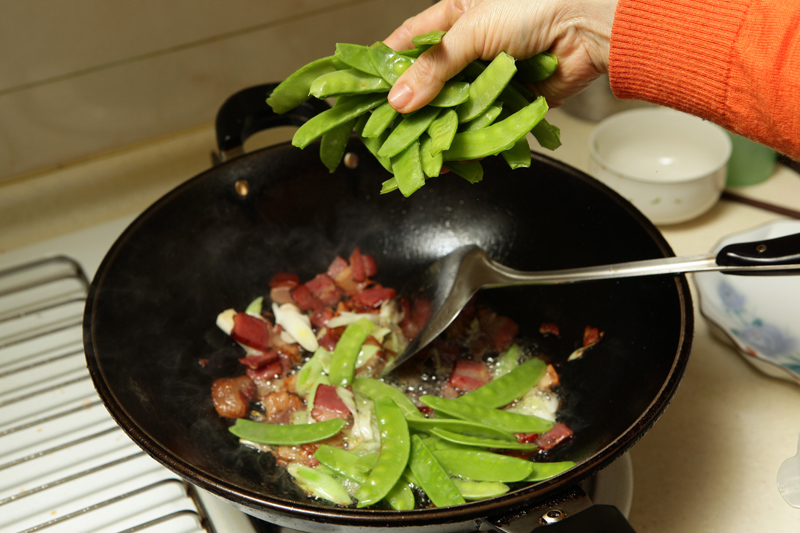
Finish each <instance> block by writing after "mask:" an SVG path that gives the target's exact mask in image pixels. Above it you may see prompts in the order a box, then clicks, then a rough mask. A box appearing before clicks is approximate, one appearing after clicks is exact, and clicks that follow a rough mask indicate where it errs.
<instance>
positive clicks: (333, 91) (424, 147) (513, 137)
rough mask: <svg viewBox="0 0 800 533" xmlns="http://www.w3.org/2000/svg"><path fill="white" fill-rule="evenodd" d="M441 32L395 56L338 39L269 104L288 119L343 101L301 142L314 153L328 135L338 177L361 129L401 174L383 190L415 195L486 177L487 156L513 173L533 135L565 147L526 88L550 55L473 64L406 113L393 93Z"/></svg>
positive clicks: (308, 126)
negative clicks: (449, 181)
mask: <svg viewBox="0 0 800 533" xmlns="http://www.w3.org/2000/svg"><path fill="white" fill-rule="evenodd" d="M443 36H444V32H442V31H433V32H429V33H426V34H422V35H418V36H417V37H415V38H414V39H413V40H412V41H413V43H414V45H415V48H413V49H411V50H403V51H395V50H392V49H391V48H390V47H388V46H387V45H385V44H383V43H382V42H376V43H375V44H373V45H371V46H365V45H358V44H349V43H339V44H337V45H336V52H335V53H334V55H332V56H328V57H324V58H322V59H318V60H316V61H313V62H311V63H309V64H307V65H305V66H303V67H301V68H300V69H299V70H297V71H296V72H294V73H293V74H292V75H290V76H289V77H288V78H286V79H285V80H284V81H283V82H282V83H281V84H280V85H278V87H276V88H275V90H274V91H273V92H272V94H271V95H270V96H269V98H267V103H268V104H269V105H270V106H271V107H272V109H273V111H274V112H275V113H279V114H281V113H286V112H288V111H290V110H292V109H294V108H295V107H297V106H298V105H300V104H302V103H303V102H305V101H306V100H308V99H309V98H311V97H312V96H314V97H316V98H321V99H322V98H335V101H334V104H333V106H332V107H331V109H329V110H327V111H324V112H322V113H320V114H319V115H317V116H315V117H313V118H312V119H310V120H309V121H308V122H306V123H305V124H303V125H302V126H301V127H300V128H299V129H298V130H297V132H295V135H294V137H293V139H292V144H293V145H294V146H296V147H298V148H301V149H303V148H306V147H307V146H309V145H310V144H311V143H313V142H314V141H316V140H317V139H320V159H321V161H322V162H323V164H325V166H326V167H327V168H328V169H329V170H330V171H331V172H334V171H335V170H336V169H337V168H338V166H339V164H340V163H341V161H342V158H343V156H344V153H345V149H346V147H347V142H348V141H349V139H350V136H351V134H352V132H355V133H356V134H357V135H358V136H359V138H360V139H361V141H362V142H363V144H364V146H365V147H366V148H367V149H368V150H369V151H370V152H371V153H372V154H373V155H374V156H375V157H376V158H377V160H378V161H379V162H380V163H381V165H382V166H383V167H384V168H385V169H386V170H387V171H389V172H390V173H392V174H393V177H392V178H390V179H388V180H386V181H385V182H384V183H383V185H382V187H381V193H388V192H391V191H394V190H399V191H400V192H401V193H402V194H403V195H404V196H410V195H411V194H412V193H414V191H416V190H417V189H419V188H420V187H422V186H423V185H424V184H425V180H426V179H428V178H433V177H436V176H438V175H439V174H440V173H441V172H442V170H443V169H445V168H446V169H448V170H450V171H452V172H453V173H454V174H456V175H458V176H461V177H463V178H464V179H466V180H467V181H469V182H470V183H477V182H479V181H480V180H481V179H483V167H482V166H481V163H480V161H479V160H480V159H481V158H484V157H487V156H491V155H502V156H503V158H504V159H505V160H506V162H507V163H508V165H509V166H510V167H511V168H512V169H515V168H520V167H528V166H530V163H531V153H530V149H529V147H528V142H527V139H526V138H525V136H526V134H527V133H529V132H530V133H532V134H533V136H534V137H535V138H536V140H537V141H538V142H539V144H540V145H541V146H543V147H544V148H547V149H550V150H554V149H556V148H558V146H560V144H561V141H560V132H559V129H558V128H557V127H555V126H553V125H551V124H550V123H548V122H547V121H546V120H545V118H544V117H545V114H546V113H547V110H548V107H547V103H546V102H545V100H544V98H543V97H535V96H534V95H533V94H532V93H531V92H530V91H529V90H528V89H527V88H525V86H524V85H523V84H524V83H528V82H538V81H542V80H544V79H546V78H548V77H549V76H551V75H552V74H553V72H555V69H556V68H557V65H558V62H557V60H556V58H555V56H554V55H552V54H550V53H549V52H543V53H541V54H538V55H537V56H534V57H532V58H530V59H526V60H524V61H516V60H515V59H514V58H513V57H511V56H509V55H508V54H506V53H505V52H501V53H500V54H499V55H498V56H497V57H495V58H494V59H493V60H492V61H491V62H488V63H486V62H483V61H473V62H472V63H470V64H469V65H468V66H467V67H466V68H465V69H464V70H463V71H462V72H461V73H459V74H458V75H457V76H455V77H454V78H453V79H451V80H449V81H448V82H447V83H446V84H445V86H444V88H443V89H442V90H441V91H440V93H439V94H438V96H436V98H434V100H433V101H432V102H430V104H428V105H427V106H425V107H424V108H422V109H420V110H417V111H415V112H413V113H408V114H404V115H401V114H399V113H397V111H395V110H394V109H393V108H392V107H391V106H390V105H389V103H388V101H387V99H386V96H387V94H388V92H389V90H390V89H391V88H392V86H393V85H394V83H395V82H396V81H397V79H398V78H399V77H400V75H401V74H402V73H403V72H405V71H406V70H407V69H408V68H409V67H410V66H411V65H412V64H413V63H414V61H415V59H416V58H417V57H419V55H420V54H421V53H423V52H424V51H425V50H427V49H428V48H430V47H431V46H436V45H437V44H438V43H439V42H440V41H441V39H442V37H443Z"/></svg>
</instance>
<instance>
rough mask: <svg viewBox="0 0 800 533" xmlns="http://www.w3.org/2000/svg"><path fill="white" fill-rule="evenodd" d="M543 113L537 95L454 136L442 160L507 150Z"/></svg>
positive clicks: (484, 155) (544, 106)
mask: <svg viewBox="0 0 800 533" xmlns="http://www.w3.org/2000/svg"><path fill="white" fill-rule="evenodd" d="M326 112H327V111H326ZM545 113H547V102H545V100H544V98H543V97H541V96H540V97H539V98H537V99H536V100H534V101H533V102H531V103H530V104H529V105H527V106H526V107H524V108H523V109H521V110H519V111H517V112H516V113H514V114H513V115H511V116H509V117H508V118H506V119H503V120H501V121H500V122H495V123H494V124H492V125H491V126H487V127H485V128H481V129H479V130H474V131H464V132H460V133H456V136H455V137H454V138H453V143H452V144H451V145H450V148H449V149H447V150H445V151H444V152H443V154H444V160H445V161H467V160H471V159H480V158H482V157H488V156H490V155H497V154H499V153H500V152H502V151H503V150H508V149H509V148H511V147H512V146H514V143H516V142H517V141H518V140H519V139H521V138H523V137H525V134H527V133H528V132H529V131H531V130H532V129H533V127H534V126H536V124H538V123H539V121H540V120H542V118H544V115H545Z"/></svg>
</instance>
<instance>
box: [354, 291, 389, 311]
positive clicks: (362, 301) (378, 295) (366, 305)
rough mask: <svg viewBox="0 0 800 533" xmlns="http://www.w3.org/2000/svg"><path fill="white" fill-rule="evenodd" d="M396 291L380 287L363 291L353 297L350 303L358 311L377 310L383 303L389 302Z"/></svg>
mask: <svg viewBox="0 0 800 533" xmlns="http://www.w3.org/2000/svg"><path fill="white" fill-rule="evenodd" d="M396 294H397V291H396V290H394V289H387V288H385V287H382V286H380V285H377V286H375V287H370V288H369V289H364V290H363V291H361V292H359V293H358V294H356V295H354V296H353V297H352V298H351V299H350V301H351V302H352V304H353V306H354V307H355V308H356V309H358V310H360V311H368V310H370V309H377V308H378V307H380V306H381V304H382V303H383V302H386V301H388V300H391V299H392V298H394V297H395V295H396Z"/></svg>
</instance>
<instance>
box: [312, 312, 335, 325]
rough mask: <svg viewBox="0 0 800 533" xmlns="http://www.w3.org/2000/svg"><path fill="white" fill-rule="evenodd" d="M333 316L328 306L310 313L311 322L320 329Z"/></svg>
mask: <svg viewBox="0 0 800 533" xmlns="http://www.w3.org/2000/svg"><path fill="white" fill-rule="evenodd" d="M333 316H334V313H333V311H332V310H331V309H330V308H329V307H326V308H324V309H320V310H319V311H315V312H314V313H313V314H312V315H311V324H312V325H313V326H315V327H316V328H318V329H322V328H324V327H325V325H326V324H327V323H328V321H329V320H330V319H331V318H333Z"/></svg>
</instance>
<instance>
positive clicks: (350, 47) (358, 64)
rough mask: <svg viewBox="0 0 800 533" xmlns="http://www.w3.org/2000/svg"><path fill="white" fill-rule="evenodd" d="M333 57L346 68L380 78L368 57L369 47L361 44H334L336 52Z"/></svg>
mask: <svg viewBox="0 0 800 533" xmlns="http://www.w3.org/2000/svg"><path fill="white" fill-rule="evenodd" d="M333 55H334V57H336V58H337V59H339V60H340V61H341V62H342V63H344V64H346V65H347V66H349V67H351V68H354V69H358V70H360V71H361V72H365V73H367V74H372V75H373V76H380V74H379V73H378V69H376V68H375V65H373V64H372V59H370V57H369V46H364V45H363V44H350V43H336V52H334V54H333Z"/></svg>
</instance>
